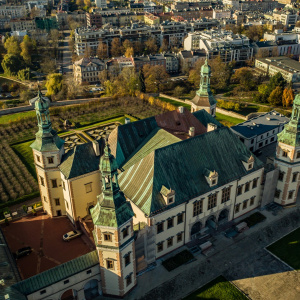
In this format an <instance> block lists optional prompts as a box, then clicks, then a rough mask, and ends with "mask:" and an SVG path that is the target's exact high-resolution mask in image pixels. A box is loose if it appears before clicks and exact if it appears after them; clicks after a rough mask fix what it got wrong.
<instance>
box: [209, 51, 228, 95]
mask: <svg viewBox="0 0 300 300" xmlns="http://www.w3.org/2000/svg"><path fill="white" fill-rule="evenodd" d="M210 66H211V73H212V74H214V76H212V77H211V85H213V86H214V88H215V89H218V90H224V89H225V88H226V87H227V86H228V85H229V83H230V77H231V71H232V69H231V67H230V66H229V65H228V64H226V63H224V62H223V61H222V59H221V57H220V56H218V57H217V58H215V59H213V60H211V62H210Z"/></svg>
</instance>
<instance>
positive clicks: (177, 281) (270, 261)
mask: <svg viewBox="0 0 300 300" xmlns="http://www.w3.org/2000/svg"><path fill="white" fill-rule="evenodd" d="M262 213H263V214H264V215H265V216H266V217H267V219H266V221H264V222H262V223H260V224H257V225H255V226H254V227H252V228H250V229H249V230H247V231H245V232H244V233H242V234H240V235H239V236H238V237H237V238H235V239H228V238H226V237H225V236H223V235H222V234H220V235H218V236H216V239H215V241H214V250H213V251H212V252H211V253H209V254H208V255H207V256H204V255H202V254H199V252H198V253H196V254H195V256H196V258H197V260H196V261H194V262H192V263H190V264H187V265H183V266H181V267H179V268H178V269H175V270H173V271H172V272H168V271H167V270H166V269H165V268H164V267H163V266H162V265H161V260H158V265H157V267H156V268H154V269H153V270H151V271H149V272H146V273H144V274H142V275H141V276H139V277H138V285H137V287H136V288H135V289H134V290H133V291H132V294H131V295H129V296H128V297H127V299H130V300H131V299H149V300H150V299H157V300H158V299H163V300H167V299H172V300H174V299H182V298H183V297H185V296H187V295H188V294H190V293H191V292H193V291H194V290H196V289H198V288H199V287H201V286H203V285H204V284H206V283H208V282H209V281H211V280H213V279H214V278H216V277H217V276H219V275H221V274H223V275H224V276H225V277H226V278H227V279H228V280H230V281H232V282H233V283H234V284H235V285H236V286H237V287H238V288H239V289H240V290H242V291H243V292H244V293H245V294H246V295H248V297H249V298H250V299H253V300H273V299H282V300H285V299H289V300H298V299H300V271H295V270H292V269H291V268H290V267H289V266H287V265H286V264H284V263H283V262H281V261H280V260H278V259H277V258H276V257H274V256H273V255H272V254H270V253H269V252H268V251H267V250H265V247H266V246H268V245H269V244H270V243H273V242H274V241H276V240H277V239H279V238H281V237H282V236H283V235H285V234H287V233H289V232H291V231H292V230H294V229H296V228H298V227H299V226H300V208H299V206H298V207H294V208H289V209H284V210H282V211H281V212H280V213H278V215H277V216H274V215H273V214H272V213H271V212H268V211H262ZM178 251H182V248H181V249H178ZM174 254H175V252H174V253H173V254H172V255H174ZM299 255H300V254H299ZM166 258H167V257H166ZM166 258H163V259H166Z"/></svg>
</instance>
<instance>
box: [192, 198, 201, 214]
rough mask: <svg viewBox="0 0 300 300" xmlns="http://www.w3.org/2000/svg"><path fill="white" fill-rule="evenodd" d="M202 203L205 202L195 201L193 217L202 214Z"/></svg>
mask: <svg viewBox="0 0 300 300" xmlns="http://www.w3.org/2000/svg"><path fill="white" fill-rule="evenodd" d="M202 204H203V201H202V200H200V201H196V202H195V203H194V208H193V217H195V216H198V215H200V214H201V213H202Z"/></svg>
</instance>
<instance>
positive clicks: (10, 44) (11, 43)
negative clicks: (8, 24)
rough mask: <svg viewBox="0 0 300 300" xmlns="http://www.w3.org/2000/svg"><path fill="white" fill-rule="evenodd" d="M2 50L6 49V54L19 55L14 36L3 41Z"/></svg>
mask: <svg viewBox="0 0 300 300" xmlns="http://www.w3.org/2000/svg"><path fill="white" fill-rule="evenodd" d="M4 48H5V49H6V51H7V54H12V55H16V56H18V55H20V53H21V48H20V44H19V41H18V39H17V38H16V37H14V36H11V37H9V38H7V39H5V43H4Z"/></svg>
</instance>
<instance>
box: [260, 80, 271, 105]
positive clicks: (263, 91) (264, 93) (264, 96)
mask: <svg viewBox="0 0 300 300" xmlns="http://www.w3.org/2000/svg"><path fill="white" fill-rule="evenodd" d="M258 93H259V99H258V100H259V102H264V103H265V102H267V101H268V97H269V95H270V92H269V87H268V85H267V84H261V85H259V86H258Z"/></svg>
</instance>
